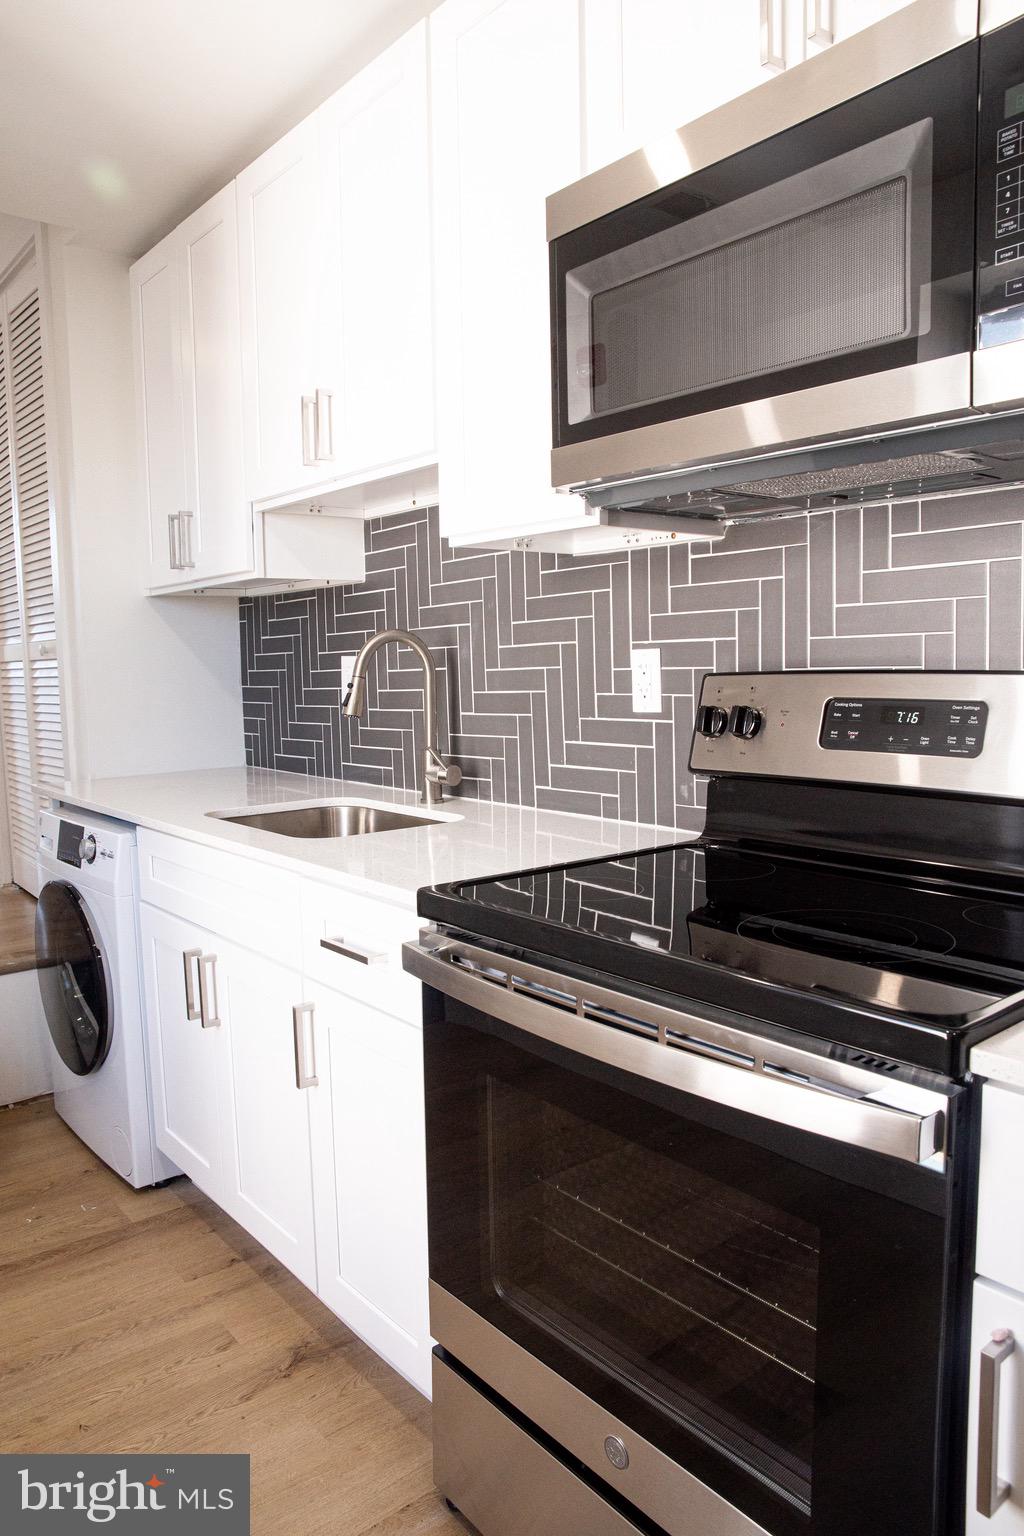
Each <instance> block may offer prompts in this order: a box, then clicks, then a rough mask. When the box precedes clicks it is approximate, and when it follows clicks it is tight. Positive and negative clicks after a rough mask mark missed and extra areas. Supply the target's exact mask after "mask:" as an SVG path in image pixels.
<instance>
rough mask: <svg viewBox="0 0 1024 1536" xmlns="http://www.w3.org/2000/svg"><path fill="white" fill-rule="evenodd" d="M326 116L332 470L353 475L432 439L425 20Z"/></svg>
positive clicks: (325, 310) (326, 334)
mask: <svg viewBox="0 0 1024 1536" xmlns="http://www.w3.org/2000/svg"><path fill="white" fill-rule="evenodd" d="M318 118H319V125H320V146H321V168H322V175H323V182H322V187H323V191H322V206H323V214H324V218H325V222H326V230H325V238H324V241H323V250H324V252H325V253H326V256H327V260H326V263H325V271H324V280H323V305H322V311H321V316H322V324H321V335H322V336H323V338H324V340H325V342H326V343H327V347H328V353H327V356H326V357H325V359H324V365H323V367H322V368H321V369H320V373H321V375H323V377H325V378H327V379H329V380H330V381H331V395H332V399H331V402H330V416H329V419H328V422H327V431H328V443H327V445H326V451H327V452H330V451H331V450H332V449H333V462H332V464H331V466H330V471H329V472H330V473H331V474H334V475H337V476H339V477H345V478H354V477H356V476H357V475H359V474H360V473H361V472H366V474H367V475H373V474H375V473H376V474H380V473H382V472H383V471H384V470H386V469H388V468H390V467H393V466H396V465H399V464H401V463H404V462H406V461H409V460H413V461H418V462H422V461H423V460H424V459H427V458H429V457H430V456H431V454H432V453H433V448H434V359H433V350H432V347H433V341H432V330H433V327H432V317H431V306H432V303H433V293H432V285H431V260H430V144H429V117H428V112H427V24H426V22H425V21H423V22H420V24H419V25H418V26H416V27H414V28H413V29H412V31H411V32H408V33H407V34H406V35H405V36H404V37H403V38H402V39H401V40H400V41H399V42H398V43H396V44H395V45H394V47H392V48H389V49H388V50H387V51H386V52H385V53H383V54H381V55H380V57H379V58H377V59H375V60H374V62H373V63H372V64H371V65H370V66H369V67H368V68H367V69H364V70H363V71H362V72H361V73H360V74H358V75H357V76H356V77H355V79H353V80H351V81H350V82H349V83H348V85H346V86H345V87H344V88H343V89H342V90H341V91H339V92H338V94H337V95H336V96H334V97H332V99H331V100H330V101H328V102H327V103H326V104H325V105H324V106H323V107H322V108H321V109H320V112H319V113H318ZM332 432H333V443H331V441H330V435H331V433H332ZM323 446H324V445H321V447H323Z"/></svg>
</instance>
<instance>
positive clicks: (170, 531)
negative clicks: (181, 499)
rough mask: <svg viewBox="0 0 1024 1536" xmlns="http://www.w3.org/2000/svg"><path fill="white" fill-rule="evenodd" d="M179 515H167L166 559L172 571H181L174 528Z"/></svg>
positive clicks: (175, 513) (172, 513)
mask: <svg viewBox="0 0 1024 1536" xmlns="http://www.w3.org/2000/svg"><path fill="white" fill-rule="evenodd" d="M179 515H180V514H179V513H177V512H168V514H167V559H168V563H169V564H170V567H171V570H172V571H180V570H181V562H180V560H179V559H178V539H177V533H176V526H175V525H176V524H177V521H178V517H179Z"/></svg>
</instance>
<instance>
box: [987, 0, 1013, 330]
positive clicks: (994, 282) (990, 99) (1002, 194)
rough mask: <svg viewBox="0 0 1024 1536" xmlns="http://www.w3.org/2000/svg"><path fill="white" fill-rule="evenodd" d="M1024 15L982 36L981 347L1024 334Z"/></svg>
mask: <svg viewBox="0 0 1024 1536" xmlns="http://www.w3.org/2000/svg"><path fill="white" fill-rule="evenodd" d="M1022 167H1024V21H1016V22H1013V23H1011V24H1010V25H1008V26H1005V27H1000V28H998V29H997V30H996V31H994V32H991V33H989V34H988V36H987V37H985V38H983V39H982V54H981V116H980V122H979V137H978V232H977V251H978V257H977V260H978V274H977V276H978V290H977V291H978V346H979V347H992V346H999V345H1001V344H1002V343H1003V342H1007V341H1019V340H1021V339H1022V338H1024V180H1022V177H1021V169H1022Z"/></svg>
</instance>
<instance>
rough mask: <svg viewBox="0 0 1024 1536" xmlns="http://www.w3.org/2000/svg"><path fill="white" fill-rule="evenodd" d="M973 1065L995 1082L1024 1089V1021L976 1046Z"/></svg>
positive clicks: (976, 1069) (973, 1067) (971, 1066)
mask: <svg viewBox="0 0 1024 1536" xmlns="http://www.w3.org/2000/svg"><path fill="white" fill-rule="evenodd" d="M970 1068H971V1071H972V1072H976V1073H977V1074H978V1076H979V1077H987V1078H989V1079H990V1080H991V1081H992V1082H993V1083H1002V1084H1004V1085H1005V1086H1006V1087H1007V1088H1021V1089H1024V1024H1011V1026H1010V1028H1009V1029H1004V1030H1003V1032H1002V1034H1001V1035H993V1036H992V1037H991V1039H989V1040H983V1041H982V1043H981V1044H980V1045H976V1046H975V1047H974V1049H973V1051H972V1052H971V1056H970Z"/></svg>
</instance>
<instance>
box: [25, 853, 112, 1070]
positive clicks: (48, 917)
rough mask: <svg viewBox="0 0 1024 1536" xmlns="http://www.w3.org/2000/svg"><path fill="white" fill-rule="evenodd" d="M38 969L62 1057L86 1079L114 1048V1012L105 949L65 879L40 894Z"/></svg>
mask: <svg viewBox="0 0 1024 1536" xmlns="http://www.w3.org/2000/svg"><path fill="white" fill-rule="evenodd" d="M36 964H37V966H38V967H39V988H40V991H41V992H42V995H43V1008H44V1010H45V1012H46V1022H47V1024H48V1025H49V1029H50V1035H51V1037H52V1039H53V1043H54V1045H55V1047H56V1049H57V1053H58V1055H59V1056H60V1058H61V1060H62V1061H63V1063H64V1065H65V1066H66V1067H68V1068H70V1070H71V1071H72V1072H74V1073H76V1074H77V1075H78V1076H79V1077H86V1076H87V1075H88V1074H89V1073H90V1072H95V1071H96V1070H97V1068H98V1067H101V1066H102V1065H103V1062H104V1059H105V1058H106V1054H107V1051H108V1050H109V1049H110V1009H109V1003H108V999H107V984H106V980H105V978H104V974H103V957H102V954H101V952H100V947H99V944H98V943H97V941H96V937H95V935H94V934H93V931H92V928H91V927H90V925H89V919H88V918H87V916H86V914H85V909H84V908H83V906H82V901H81V898H80V896H79V894H78V892H77V891H76V890H75V889H74V887H73V886H70V885H68V884H67V883H66V882H65V881H63V880H51V881H50V883H49V884H48V885H45V886H44V887H43V889H42V892H41V893H40V897H39V903H38V905H37V907H36Z"/></svg>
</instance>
